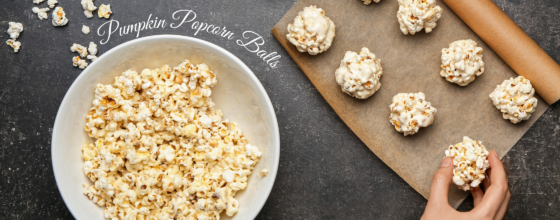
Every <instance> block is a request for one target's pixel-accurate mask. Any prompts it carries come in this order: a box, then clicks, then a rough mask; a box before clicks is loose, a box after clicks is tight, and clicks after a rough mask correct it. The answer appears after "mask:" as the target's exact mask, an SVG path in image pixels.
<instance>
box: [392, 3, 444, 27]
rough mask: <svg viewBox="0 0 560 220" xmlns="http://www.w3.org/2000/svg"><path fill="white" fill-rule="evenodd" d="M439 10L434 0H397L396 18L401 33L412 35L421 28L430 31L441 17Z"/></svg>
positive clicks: (440, 10)
mask: <svg viewBox="0 0 560 220" xmlns="http://www.w3.org/2000/svg"><path fill="white" fill-rule="evenodd" d="M441 12H442V9H441V7H439V6H438V5H436V0H399V11H398V12H397V18H398V20H399V24H400V25H401V31H402V32H403V34H408V33H410V34H412V35H414V34H416V33H417V32H420V31H421V30H422V28H424V29H425V31H426V33H430V32H432V29H433V28H435V27H436V22H437V21H438V20H439V18H441Z"/></svg>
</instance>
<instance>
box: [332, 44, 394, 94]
mask: <svg viewBox="0 0 560 220" xmlns="http://www.w3.org/2000/svg"><path fill="white" fill-rule="evenodd" d="M382 74H383V68H382V67H381V60H380V59H378V58H377V57H376V56H375V54H373V53H372V52H370V51H369V49H368V48H365V47H364V48H362V51H361V52H360V54H357V53H356V52H352V51H347V52H346V54H345V55H344V58H343V59H342V61H340V66H339V67H338V69H337V70H336V72H335V76H336V82H337V83H338V84H339V85H340V86H341V87H342V91H343V92H345V93H346V94H348V95H350V96H352V97H355V98H358V99H366V98H368V97H370V96H371V95H373V94H374V93H375V92H376V91H377V90H378V89H379V87H381V83H380V82H379V79H380V78H381V75H382Z"/></svg>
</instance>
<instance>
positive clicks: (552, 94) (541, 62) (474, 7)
mask: <svg viewBox="0 0 560 220" xmlns="http://www.w3.org/2000/svg"><path fill="white" fill-rule="evenodd" d="M443 1H444V2H445V3H446V4H447V5H448V6H449V8H451V10H453V11H454V12H455V14H457V15H458V16H459V17H460V18H461V19H462V20H463V21H464V22H465V23H466V24H467V25H468V26H469V27H470V28H471V29H472V30H473V31H474V32H475V33H476V34H478V36H479V37H480V38H482V40H484V42H486V44H488V46H490V48H492V49H493V50H494V51H495V52H496V53H497V54H498V56H500V57H501V58H502V59H503V60H504V61H505V62H506V63H507V64H508V65H509V66H510V67H511V68H512V69H513V70H514V71H515V72H516V73H517V74H519V75H521V76H524V77H525V78H527V79H529V80H530V81H531V84H533V87H534V88H535V91H536V92H537V93H538V94H539V95H540V96H541V97H542V98H543V99H544V100H545V101H546V102H547V103H548V104H553V103H555V102H556V101H558V100H559V99H560V66H559V65H558V64H557V63H556V61H554V60H553V59H552V58H551V57H550V56H548V54H547V53H546V52H545V51H544V50H543V49H542V48H541V47H539V45H537V43H535V41H533V39H531V38H530V37H529V36H528V35H527V34H526V33H525V32H524V31H523V30H521V28H519V26H517V24H515V22H513V20H511V19H510V18H509V17H508V16H507V15H506V13H504V12H503V11H502V9H500V8H499V7H498V6H497V5H496V4H495V3H494V2H493V1H492V0H443ZM504 80H506V79H504Z"/></svg>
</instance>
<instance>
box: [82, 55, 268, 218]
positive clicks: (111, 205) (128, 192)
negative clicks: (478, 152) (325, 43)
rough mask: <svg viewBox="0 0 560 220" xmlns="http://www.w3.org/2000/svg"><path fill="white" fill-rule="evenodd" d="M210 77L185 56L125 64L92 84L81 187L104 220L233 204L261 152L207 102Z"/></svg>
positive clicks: (204, 214)
mask: <svg viewBox="0 0 560 220" xmlns="http://www.w3.org/2000/svg"><path fill="white" fill-rule="evenodd" d="M216 83H217V79H216V75H215V74H214V73H213V72H212V71H210V69H209V68H208V66H207V65H206V64H198V65H195V64H192V63H190V62H189V61H188V60H187V61H185V62H183V63H181V64H179V65H178V66H177V67H175V68H171V67H169V66H167V65H165V66H163V67H160V68H157V69H144V70H142V71H141V72H140V73H138V72H136V71H134V70H127V71H125V72H124V73H122V75H120V76H117V77H116V78H115V82H114V83H113V84H112V85H102V84H98V85H97V87H96V89H95V99H94V101H93V107H92V108H91V109H90V111H89V112H88V114H87V117H86V124H85V126H84V129H85V130H86V132H87V133H88V135H89V136H90V137H92V138H94V139H96V140H95V142H94V143H91V144H85V145H84V146H83V147H82V157H83V159H84V164H83V170H84V173H85V175H86V176H87V177H88V178H89V179H90V180H91V181H92V182H93V185H91V186H90V185H87V184H84V185H83V193H84V195H86V196H87V197H88V198H89V199H90V200H92V202H94V203H95V204H97V205H99V206H104V207H105V211H104V216H105V218H108V219H123V216H126V217H127V218H128V219H149V220H155V219H193V220H194V219H199V220H200V219H206V220H211V219H220V213H222V212H225V213H226V215H228V216H232V215H234V214H235V213H237V211H238V210H239V207H240V204H239V202H238V201H237V200H236V199H235V198H234V197H235V195H236V193H237V192H238V191H239V190H243V189H245V188H246V187H247V181H248V178H249V175H250V174H251V172H252V171H253V169H254V168H255V165H256V164H257V162H258V161H259V160H260V158H261V152H260V151H259V149H258V147H256V146H253V145H251V144H250V143H249V141H248V140H247V138H246V137H245V136H244V135H243V133H242V132H241V130H240V129H239V127H238V126H237V125H236V124H235V123H233V122H229V121H228V120H224V119H223V118H222V116H223V114H222V111H221V110H220V109H217V108H216V107H215V104H214V102H212V99H211V97H210V96H211V94H212V87H213V86H214V85H216Z"/></svg>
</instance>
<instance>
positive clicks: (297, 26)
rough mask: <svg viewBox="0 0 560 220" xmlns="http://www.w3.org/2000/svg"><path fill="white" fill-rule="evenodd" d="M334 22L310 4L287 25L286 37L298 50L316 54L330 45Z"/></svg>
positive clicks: (321, 10)
mask: <svg viewBox="0 0 560 220" xmlns="http://www.w3.org/2000/svg"><path fill="white" fill-rule="evenodd" d="M334 29H335V26H334V22H332V21H331V19H329V18H328V17H327V16H325V11H323V9H321V8H317V7H316V6H314V5H312V6H309V7H305V8H304V9H303V11H300V12H299V14H298V16H297V17H296V18H295V19H294V23H291V24H289V25H288V34H287V35H286V37H287V38H288V40H289V41H290V43H292V44H293V45H295V46H296V47H297V49H298V51H299V52H306V51H307V52H308V53H309V54H311V55H317V54H319V53H322V52H324V51H327V50H328V49H329V47H331V44H332V41H333V38H334V36H335V34H334Z"/></svg>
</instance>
